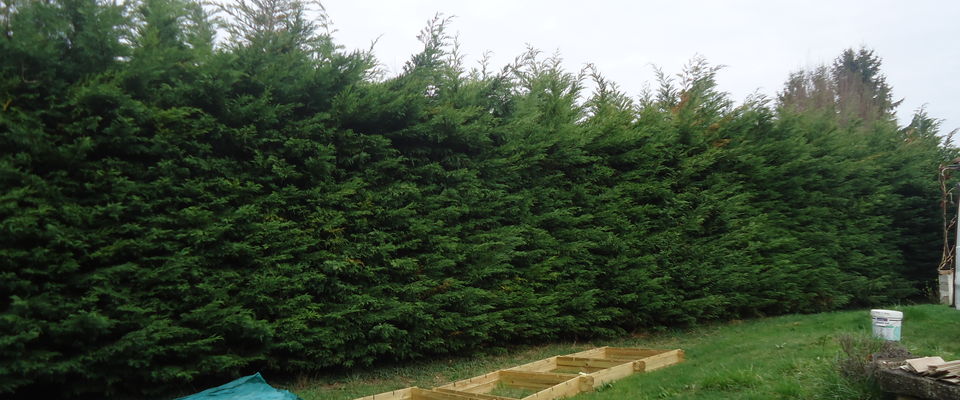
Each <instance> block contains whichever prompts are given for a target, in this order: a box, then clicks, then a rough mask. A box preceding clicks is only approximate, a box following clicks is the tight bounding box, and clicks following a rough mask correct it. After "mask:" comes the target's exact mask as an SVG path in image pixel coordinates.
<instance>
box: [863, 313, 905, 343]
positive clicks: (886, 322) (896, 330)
mask: <svg viewBox="0 0 960 400" xmlns="http://www.w3.org/2000/svg"><path fill="white" fill-rule="evenodd" d="M870 318H871V319H872V320H873V337H875V338H880V339H884V340H893V341H898V342H899V341H900V327H901V326H902V325H903V313H902V312H900V311H893V310H870Z"/></svg>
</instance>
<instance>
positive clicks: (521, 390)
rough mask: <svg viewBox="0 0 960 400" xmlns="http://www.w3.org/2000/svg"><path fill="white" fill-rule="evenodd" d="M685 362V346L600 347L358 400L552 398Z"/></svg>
mask: <svg viewBox="0 0 960 400" xmlns="http://www.w3.org/2000/svg"><path fill="white" fill-rule="evenodd" d="M681 361H683V350H679V349H678V350H653V349H636V348H626V347H598V348H595V349H590V350H586V351H581V352H579V353H573V354H568V355H565V356H555V357H550V358H545V359H543V360H539V361H534V362H531V363H527V364H523V365H518V366H516V367H512V368H507V369H501V370H499V371H494V372H491V373H489V374H485V375H480V376H476V377H473V378H470V379H464V380H461V381H456V382H453V383H450V384H447V385H443V386H439V387H436V388H433V389H420V388H417V387H411V388H406V389H401V390H395V391H392V392H386V393H380V394H375V395H372V396H367V397H361V398H359V399H356V400H516V399H521V400H552V399H559V398H564V397H572V396H575V395H577V394H578V393H581V392H588V391H592V390H594V389H595V388H597V387H600V386H601V385H605V384H607V383H610V382H613V381H616V380H618V379H622V378H625V377H627V376H630V375H632V374H634V373H639V372H646V371H653V370H655V369H659V368H663V367H667V366H670V365H673V364H676V363H679V362H681Z"/></svg>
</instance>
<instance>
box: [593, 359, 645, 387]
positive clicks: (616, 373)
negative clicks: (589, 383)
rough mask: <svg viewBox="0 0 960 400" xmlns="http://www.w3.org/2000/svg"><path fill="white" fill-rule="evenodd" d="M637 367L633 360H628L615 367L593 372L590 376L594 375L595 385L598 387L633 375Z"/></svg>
mask: <svg viewBox="0 0 960 400" xmlns="http://www.w3.org/2000/svg"><path fill="white" fill-rule="evenodd" d="M636 368H637V366H636V365H635V364H634V362H633V361H628V362H625V363H623V364H620V365H618V366H616V367H613V368H607V369H604V370H600V371H597V372H594V373H591V374H590V376H592V377H593V387H595V388H597V387H600V386H603V385H605V384H607V383H610V382H613V381H616V380H620V379H623V378H626V377H628V376H630V375H633V373H634V372H635V371H636Z"/></svg>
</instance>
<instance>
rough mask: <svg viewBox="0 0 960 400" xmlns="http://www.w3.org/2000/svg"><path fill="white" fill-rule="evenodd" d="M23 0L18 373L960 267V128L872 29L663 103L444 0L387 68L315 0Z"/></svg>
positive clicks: (716, 312)
mask: <svg viewBox="0 0 960 400" xmlns="http://www.w3.org/2000/svg"><path fill="white" fill-rule="evenodd" d="M2 4H3V6H4V8H3V13H2V15H0V23H2V26H3V28H4V31H3V37H2V38H0V55H2V56H0V103H2V111H0V188H2V190H0V235H2V240H0V395H2V396H4V397H6V396H12V397H16V398H27V397H32V398H52V397H61V398H66V397H96V398H103V397H112V398H129V397H132V398H141V397H144V396H147V397H150V396H165V395H169V394H170V393H175V392H177V391H179V390H189V388H190V387H191V385H194V386H193V387H202V386H203V385H204V384H207V383H211V382H218V381H222V379H226V378H229V377H235V376H238V375H242V374H248V373H250V372H252V371H256V370H265V371H282V372H284V373H288V374H291V375H292V374H298V373H310V372H314V371H322V370H324V369H327V368H331V367H350V366H358V365H368V364H371V363H374V362H378V361H389V360H409V359H415V358H422V357H429V356H431V355H437V354H445V353H451V352H461V351H472V350H476V349H478V348H482V347H486V346H500V345H505V344H511V343H523V342H542V341H549V340H556V339H569V338H590V337H597V336H610V335H620V334H624V333H625V332H631V331H634V330H638V329H649V328H654V327H661V326H677V325H684V324H693V323H697V322H700V321H709V320H721V319H727V318H735V317H736V318H739V317H750V316H758V315H771V314H779V313H793V312H817V311H824V310H832V309H837V308H842V307H854V306H856V307H860V306H867V305H875V304H883V303H888V302H891V301H898V300H901V299H904V298H907V297H909V296H916V295H918V294H919V292H918V290H919V289H922V288H923V287H924V285H926V284H927V283H928V281H931V280H932V279H933V276H934V272H933V271H934V270H935V267H936V265H937V257H938V255H939V249H938V247H937V246H938V242H939V239H940V238H939V237H938V233H939V230H938V229H939V228H938V227H939V224H940V220H939V209H938V207H937V201H938V199H939V191H938V186H937V182H936V171H937V165H938V163H940V162H941V160H943V159H946V158H948V157H949V156H951V155H952V154H953V149H951V148H948V147H945V146H944V145H942V144H941V139H940V138H939V137H938V136H937V135H936V133H937V123H936V121H935V120H932V119H931V118H929V117H927V116H926V115H925V114H923V113H922V112H921V113H919V114H917V116H916V117H915V118H914V122H913V123H912V124H910V125H909V126H903V127H899V126H897V124H896V121H895V119H894V117H893V113H892V110H893V109H892V107H893V106H894V105H895V104H893V103H891V102H890V101H888V100H889V96H890V95H889V92H888V91H886V92H885V91H884V90H887V89H889V88H888V87H887V86H886V84H885V82H883V80H882V75H879V73H878V72H877V71H876V70H875V68H874V67H879V59H878V58H876V57H874V56H873V55H872V53H870V52H867V51H864V50H862V51H860V52H859V53H858V52H854V51H848V52H846V53H845V54H844V56H843V57H841V59H838V63H837V64H836V68H835V69H834V70H828V69H822V70H820V71H819V72H817V71H814V72H810V73H799V74H796V75H794V76H791V79H790V81H789V82H788V87H787V88H786V89H785V90H784V92H783V93H782V95H781V97H780V99H778V100H776V101H773V100H767V99H763V98H755V99H752V100H748V101H746V102H744V103H742V104H736V103H734V102H733V101H732V100H731V99H730V98H729V97H728V96H727V95H726V94H725V93H722V92H720V91H718V89H717V88H716V84H715V82H714V78H715V75H716V71H717V69H716V68H715V67H711V66H710V65H709V64H707V63H706V62H704V61H702V60H694V61H693V62H691V64H690V66H689V67H688V68H687V69H686V70H685V71H684V73H683V74H680V76H678V77H676V78H675V79H674V78H670V77H668V76H666V75H662V76H661V80H660V84H661V86H660V87H659V88H658V89H657V90H654V91H651V92H649V93H645V94H644V95H642V96H640V97H639V98H632V97H629V96H627V95H626V94H624V93H623V92H621V91H620V90H618V89H617V87H616V86H615V85H613V84H612V83H610V82H608V81H606V80H605V79H604V78H603V77H602V76H600V75H599V74H598V73H596V72H595V71H594V70H592V69H587V70H585V71H581V72H579V73H577V72H569V71H565V70H564V69H563V68H561V66H560V62H559V60H558V59H556V58H555V57H544V56H541V55H539V54H538V53H537V52H536V51H532V50H531V51H530V52H528V53H526V54H524V55H522V56H521V57H519V58H517V60H516V62H515V63H513V64H511V65H508V66H507V67H505V68H504V69H503V70H501V71H495V72H490V71H489V68H486V66H485V67H484V68H478V69H468V68H466V67H464V66H463V64H462V62H461V58H460V57H459V55H458V54H457V53H456V52H455V51H454V50H455V46H453V44H452V43H451V40H450V39H449V37H448V36H447V35H446V33H445V28H446V23H445V21H443V20H435V21H432V22H431V23H430V24H429V25H428V26H427V28H426V29H425V30H424V31H423V33H422V35H421V38H422V40H423V42H424V50H423V51H422V52H421V53H419V54H416V55H414V56H413V57H412V58H411V60H410V62H409V63H408V64H407V65H406V67H405V68H404V70H403V71H402V73H400V74H398V75H397V76H393V77H386V76H384V75H383V74H382V73H380V72H379V69H378V66H377V64H376V60H375V59H374V58H373V57H372V55H371V53H369V52H365V51H348V50H345V49H343V48H341V47H340V46H337V45H336V43H335V42H334V41H333V40H332V37H331V35H330V33H329V31H328V30H326V29H325V25H324V22H325V21H324V20H322V19H321V20H316V19H309V18H308V17H307V16H308V15H309V13H304V8H303V4H301V3H300V2H298V1H295V0H256V1H253V2H251V3H241V4H242V5H243V7H234V8H231V9H229V10H228V11H231V12H230V14H232V16H231V18H228V19H227V20H229V21H233V24H232V25H227V26H226V27H225V28H224V29H220V32H223V33H224V34H226V36H225V38H224V39H223V41H222V42H217V41H215V40H214V39H215V37H216V32H217V31H218V28H217V25H216V24H215V23H214V22H215V20H214V19H213V18H211V17H210V15H209V10H204V9H203V8H202V7H201V6H200V5H198V4H197V3H194V2H192V1H190V0H139V1H133V2H127V3H122V4H118V3H114V2H108V1H97V0H50V1H43V2H40V1H29V0H21V1H5V2H3V3H2ZM271 5H272V8H270V7H265V6H271ZM317 21H319V22H317ZM844 57H847V58H849V59H850V60H852V61H851V62H849V63H848V62H846V61H845V60H846V58H844ZM841 61H843V62H841ZM870 68H874V70H871V69H870ZM844 77H846V78H850V77H854V78H856V79H859V80H857V81H856V82H860V83H859V86H856V85H854V86H850V85H849V84H843V82H844V81H843V79H841V78H844ZM824 85H826V86H824ZM851 87H852V88H853V89H851ZM851 93H852V94H851ZM824 96H826V97H824ZM857 96H859V97H857ZM824 98H825V99H826V100H823V99H824ZM850 99H854V100H856V99H860V102H859V103H856V104H853V105H851V101H853V100H850ZM864 99H866V100H864ZM885 100H887V101H886V102H884V101H885ZM864 110H868V111H870V112H872V113H873V114H869V115H868V114H864ZM868 117H869V118H868ZM38 396H39V397H38Z"/></svg>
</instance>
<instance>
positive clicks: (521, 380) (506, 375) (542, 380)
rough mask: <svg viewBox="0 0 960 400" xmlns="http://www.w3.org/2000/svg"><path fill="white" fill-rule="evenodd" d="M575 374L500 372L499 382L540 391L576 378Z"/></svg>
mask: <svg viewBox="0 0 960 400" xmlns="http://www.w3.org/2000/svg"><path fill="white" fill-rule="evenodd" d="M578 377H579V375H576V374H558V373H553V372H529V371H514V370H501V371H500V382H502V383H503V384H505V385H508V386H513V387H520V388H529V389H536V390H541V389H545V388H548V387H550V386H554V385H558V384H561V383H563V382H566V381H569V380H571V379H576V378H578Z"/></svg>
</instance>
